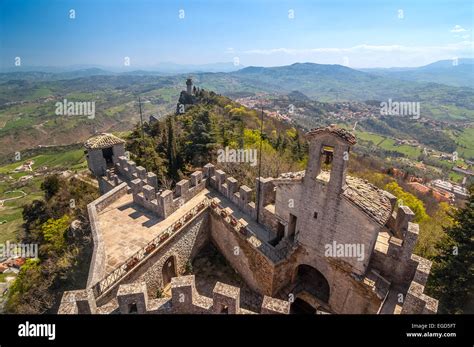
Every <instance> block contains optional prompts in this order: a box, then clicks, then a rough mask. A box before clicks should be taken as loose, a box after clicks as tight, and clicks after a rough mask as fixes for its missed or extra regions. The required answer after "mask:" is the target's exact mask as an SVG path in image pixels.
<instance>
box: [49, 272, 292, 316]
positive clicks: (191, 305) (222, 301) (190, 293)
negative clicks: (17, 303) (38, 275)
mask: <svg viewBox="0 0 474 347" xmlns="http://www.w3.org/2000/svg"><path fill="white" fill-rule="evenodd" d="M289 312H290V303H289V302H288V301H283V300H280V299H275V298H272V297H269V296H265V297H264V299H263V302H262V306H261V309H260V313H261V314H289ZM58 313H59V314H91V313H92V314H111V313H120V314H131V313H139V314H143V313H147V314H170V313H182V314H196V313H197V314H223V313H228V314H255V313H256V312H252V311H249V310H246V309H243V308H241V307H240V288H238V287H234V286H230V285H228V284H225V283H221V282H217V283H216V285H215V286H214V290H213V292H212V298H209V297H206V296H203V295H201V294H199V293H198V291H197V290H196V284H195V278H194V275H189V276H180V277H174V278H172V279H171V298H159V299H150V298H149V297H148V292H147V285H146V283H145V282H136V283H129V284H122V285H120V286H119V289H118V292H117V295H116V302H114V303H112V304H107V305H103V306H100V307H98V306H97V304H96V301H95V298H94V295H93V293H92V290H91V289H84V290H75V291H68V292H64V294H63V297H62V300H61V305H60V307H59V310H58Z"/></svg>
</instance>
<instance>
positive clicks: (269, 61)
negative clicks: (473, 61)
mask: <svg viewBox="0 0 474 347" xmlns="http://www.w3.org/2000/svg"><path fill="white" fill-rule="evenodd" d="M235 54H238V55H239V56H240V57H241V58H242V59H245V62H246V65H248V66H249V65H258V66H279V65H289V64H292V63H295V62H316V63H320V64H341V62H342V61H344V57H347V59H349V60H350V62H351V64H350V65H351V66H353V67H395V66H404V67H405V66H421V65H426V64H429V63H432V62H433V61H437V60H446V59H452V57H466V58H467V57H473V55H474V42H473V41H472V40H469V39H464V40H460V41H459V42H456V43H449V44H442V45H441V44H440V45H430V46H428V45H427V46H406V45H397V44H395V45H373V44H367V43H364V44H360V45H355V46H352V47H312V48H311V47H309V48H290V47H277V48H252V49H247V50H242V51H237V50H236V52H235Z"/></svg>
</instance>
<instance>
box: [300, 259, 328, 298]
mask: <svg viewBox="0 0 474 347" xmlns="http://www.w3.org/2000/svg"><path fill="white" fill-rule="evenodd" d="M294 283H295V290H296V291H298V292H299V291H305V292H307V293H309V294H311V295H312V296H314V297H316V298H317V299H318V300H320V301H322V302H323V303H325V304H328V303H329V295H330V287H329V282H328V281H327V279H326V278H325V277H324V275H323V274H322V273H321V272H319V271H318V270H317V269H315V268H314V267H312V266H310V265H305V264H301V265H299V266H298V267H297V268H296V275H295V279H294Z"/></svg>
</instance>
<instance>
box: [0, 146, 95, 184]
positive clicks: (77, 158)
mask: <svg viewBox="0 0 474 347" xmlns="http://www.w3.org/2000/svg"><path fill="white" fill-rule="evenodd" d="M28 160H34V164H33V170H36V169H38V168H40V167H43V166H47V167H48V168H58V167H61V168H68V169H70V170H80V169H84V168H86V167H87V162H86V159H85V156H84V150H83V149H76V150H71V151H65V152H59V153H50V154H40V155H37V156H34V157H32V158H22V160H20V161H18V162H15V163H12V164H7V165H4V166H0V174H2V173H3V174H6V173H11V172H12V171H13V170H14V169H15V168H16V167H18V166H20V165H21V164H23V163H25V162H26V161H28ZM25 174H28V173H21V174H20V176H19V177H21V176H23V175H25ZM12 175H16V174H12ZM13 177H15V176H13Z"/></svg>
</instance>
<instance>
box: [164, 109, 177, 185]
mask: <svg viewBox="0 0 474 347" xmlns="http://www.w3.org/2000/svg"><path fill="white" fill-rule="evenodd" d="M166 122H167V129H168V132H167V140H168V143H167V158H168V174H169V176H170V177H171V178H173V179H175V180H176V179H178V178H179V169H180V165H179V162H178V149H177V146H176V137H175V127H174V120H173V117H172V116H169V117H168V118H167V119H166Z"/></svg>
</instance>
